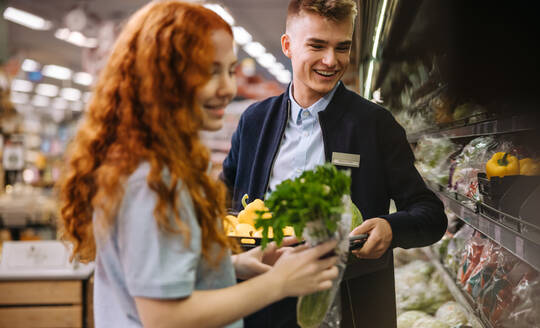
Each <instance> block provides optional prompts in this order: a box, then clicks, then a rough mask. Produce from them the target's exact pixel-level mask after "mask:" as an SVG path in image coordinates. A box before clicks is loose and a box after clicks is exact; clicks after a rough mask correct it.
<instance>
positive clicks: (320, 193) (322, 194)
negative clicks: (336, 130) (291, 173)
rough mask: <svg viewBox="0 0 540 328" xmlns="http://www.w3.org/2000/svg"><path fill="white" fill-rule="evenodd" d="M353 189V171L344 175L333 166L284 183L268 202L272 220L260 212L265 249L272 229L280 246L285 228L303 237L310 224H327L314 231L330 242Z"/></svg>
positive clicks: (313, 232) (323, 167) (311, 231)
mask: <svg viewBox="0 0 540 328" xmlns="http://www.w3.org/2000/svg"><path fill="white" fill-rule="evenodd" d="M350 185H351V178H350V173H349V171H340V170H338V169H337V168H336V167H335V166H334V165H332V164H330V163H327V164H324V165H320V166H318V167H316V168H315V169H314V170H312V171H304V173H302V175H300V176H299V177H298V178H296V179H294V180H290V179H288V180H285V181H283V182H282V183H280V184H279V185H278V186H276V189H275V190H274V191H273V192H272V194H270V196H269V197H268V198H267V199H266V200H265V201H264V204H265V205H266V207H267V208H268V209H269V212H271V213H272V218H268V219H265V218H263V217H262V216H263V215H264V213H266V211H256V213H257V216H258V217H257V219H256V220H255V228H256V229H259V228H263V232H262V236H263V237H262V241H261V245H262V248H264V247H265V246H266V245H267V244H268V241H269V239H268V231H269V228H270V227H272V229H273V232H274V240H275V241H276V243H277V244H278V245H281V242H282V240H283V228H285V227H286V226H291V227H293V228H294V232H295V234H296V236H299V237H300V236H302V233H303V231H304V228H306V224H308V223H309V222H322V223H323V224H322V225H321V226H319V227H311V230H310V235H311V237H313V238H316V239H317V240H321V241H325V240H327V239H329V238H330V236H332V234H333V233H334V232H335V231H336V229H337V224H338V222H339V221H340V220H341V214H342V213H343V211H344V206H343V201H342V197H343V195H348V194H350ZM360 216H361V215H360Z"/></svg>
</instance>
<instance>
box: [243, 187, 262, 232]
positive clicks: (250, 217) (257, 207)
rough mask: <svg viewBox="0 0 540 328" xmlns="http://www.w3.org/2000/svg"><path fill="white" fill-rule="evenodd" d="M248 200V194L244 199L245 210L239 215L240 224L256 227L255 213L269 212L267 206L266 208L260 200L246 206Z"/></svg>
mask: <svg viewBox="0 0 540 328" xmlns="http://www.w3.org/2000/svg"><path fill="white" fill-rule="evenodd" d="M246 199H248V195H247V194H246V195H244V197H242V205H243V206H244V209H243V210H241V211H240V213H238V222H239V223H247V224H251V225H252V226H254V225H255V219H256V218H257V213H255V211H265V210H266V211H268V208H266V206H264V202H263V201H262V200H260V199H258V198H257V199H255V200H254V201H252V202H251V203H249V204H246Z"/></svg>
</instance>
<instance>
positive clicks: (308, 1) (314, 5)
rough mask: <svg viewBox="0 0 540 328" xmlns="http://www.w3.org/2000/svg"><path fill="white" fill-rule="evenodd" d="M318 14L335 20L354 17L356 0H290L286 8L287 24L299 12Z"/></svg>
mask: <svg viewBox="0 0 540 328" xmlns="http://www.w3.org/2000/svg"><path fill="white" fill-rule="evenodd" d="M302 12H305V13H310V14H316V15H320V16H322V17H325V18H328V19H331V20H333V21H336V22H340V21H344V20H346V19H350V18H352V19H354V18H355V17H356V13H357V10H356V0H291V1H290V2H289V8H288V10H287V25H289V20H290V19H291V18H292V17H295V16H298V15H300V13H302Z"/></svg>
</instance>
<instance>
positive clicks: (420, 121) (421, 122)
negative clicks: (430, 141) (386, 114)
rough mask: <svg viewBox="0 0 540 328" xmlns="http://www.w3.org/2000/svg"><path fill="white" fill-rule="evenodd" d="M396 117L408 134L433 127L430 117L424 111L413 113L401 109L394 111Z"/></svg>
mask: <svg viewBox="0 0 540 328" xmlns="http://www.w3.org/2000/svg"><path fill="white" fill-rule="evenodd" d="M394 118H395V119H396V121H398V123H399V124H400V125H401V126H402V127H403V128H404V129H405V131H406V132H407V133H408V134H412V133H417V132H420V131H424V130H427V129H428V128H430V127H431V124H430V123H429V118H427V117H426V116H425V115H424V114H423V112H413V113H411V112H409V111H407V110H400V111H398V112H396V113H394Z"/></svg>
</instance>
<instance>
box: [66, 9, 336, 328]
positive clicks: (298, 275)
mask: <svg viewBox="0 0 540 328" xmlns="http://www.w3.org/2000/svg"><path fill="white" fill-rule="evenodd" d="M236 62H237V59H236V55H235V53H234V50H233V37H232V31H231V28H230V26H229V25H227V23H226V22H225V21H223V20H222V19H221V18H220V17H219V16H218V15H216V14H215V13H214V12H212V11H210V10H208V9H206V8H204V7H202V6H200V5H196V4H188V3H183V2H179V1H159V2H152V3H150V4H148V5H146V6H145V7H143V8H142V9H140V10H139V11H138V12H136V13H135V14H134V15H133V17H132V18H131V19H130V20H129V21H128V23H127V25H126V26H125V28H124V30H123V31H122V33H121V34H120V36H119V39H118V40H117V42H116V44H115V46H114V49H113V52H112V54H111V56H110V58H109V61H108V63H107V65H106V67H105V68H104V70H103V72H102V73H101V76H100V78H99V81H98V82H97V84H96V86H95V88H94V92H93V97H92V100H91V102H90V104H89V106H88V110H87V113H86V117H85V119H84V121H83V122H82V125H81V126H80V128H79V130H78V132H77V134H76V136H75V139H74V140H73V142H72V144H71V145H70V147H69V149H68V152H67V159H68V166H67V168H66V170H65V172H64V173H65V174H64V177H63V179H62V180H61V182H60V204H61V226H62V231H63V237H64V239H66V240H69V241H70V242H71V243H72V244H73V247H74V248H73V255H74V256H76V257H77V258H79V259H80V260H81V261H95V262H96V270H95V275H94V284H95V287H94V314H95V323H96V327H141V326H145V327H157V326H159V327H169V326H171V327H177V326H182V327H207V326H208V327H219V326H226V325H229V326H230V327H241V326H242V321H241V318H242V317H244V316H246V315H247V314H249V313H251V312H254V311H256V310H258V309H260V308H262V307H264V306H266V305H268V304H270V303H273V302H275V301H277V300H278V299H281V298H283V297H287V296H299V295H303V294H307V293H311V292H314V291H318V290H324V289H328V288H330V286H331V279H333V278H334V277H336V276H337V269H336V267H335V266H334V263H335V260H336V259H335V257H330V258H326V259H322V260H321V259H320V257H321V255H323V254H325V253H326V252H328V251H329V250H331V249H333V248H334V246H335V244H334V243H327V244H323V245H321V246H319V247H315V248H312V249H307V248H306V247H304V246H300V247H296V248H295V249H294V250H292V249H290V248H288V249H284V248H282V249H279V250H277V249H276V248H275V246H273V247H270V248H269V250H268V251H265V252H262V251H261V250H260V248H255V249H253V250H251V251H249V252H244V253H240V254H238V255H233V256H231V255H230V254H231V251H230V249H231V247H233V245H231V243H230V241H229V240H228V239H227V237H226V235H225V234H224V232H223V229H222V226H221V220H222V218H223V217H224V215H225V214H226V212H225V189H224V186H222V184H221V183H220V182H218V181H215V180H213V179H212V178H211V177H210V176H209V174H208V166H209V152H208V150H207V149H206V148H205V147H204V146H203V144H202V143H201V141H200V140H199V136H198V134H199V131H200V130H217V129H219V128H220V127H221V126H222V120H223V115H224V108H225V107H226V105H227V104H228V103H229V102H230V101H231V100H232V99H233V97H234V95H235V93H236V84H235V83H236V82H235V77H234V70H235V67H236ZM236 278H240V279H246V280H245V281H244V282H242V283H240V284H235V283H236Z"/></svg>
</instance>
